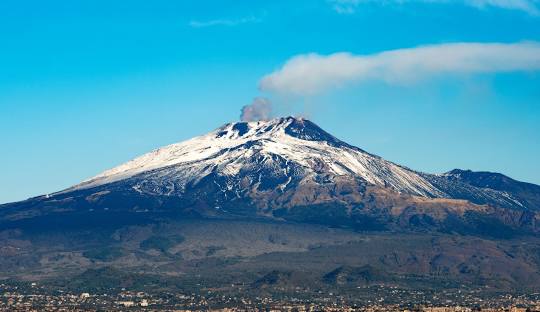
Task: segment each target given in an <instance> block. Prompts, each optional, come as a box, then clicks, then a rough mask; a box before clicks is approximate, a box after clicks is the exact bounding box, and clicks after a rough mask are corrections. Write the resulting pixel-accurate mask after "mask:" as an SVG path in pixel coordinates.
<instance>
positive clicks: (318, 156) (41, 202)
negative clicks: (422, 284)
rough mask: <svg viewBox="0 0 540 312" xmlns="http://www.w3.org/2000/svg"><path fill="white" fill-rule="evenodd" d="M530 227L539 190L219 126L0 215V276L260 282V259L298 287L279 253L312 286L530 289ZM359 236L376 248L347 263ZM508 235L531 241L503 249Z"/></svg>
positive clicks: (302, 134) (263, 126) (283, 134)
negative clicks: (198, 272)
mask: <svg viewBox="0 0 540 312" xmlns="http://www.w3.org/2000/svg"><path fill="white" fill-rule="evenodd" d="M539 219H540V186H537V185H534V184H529V183H524V182H519V181H516V180H513V179H511V178H509V177H506V176H504V175H502V174H499V173H490V172H473V171H470V170H460V169H455V170H452V171H450V172H447V173H444V174H429V173H423V172H419V171H415V170H412V169H409V168H407V167H405V166H401V165H398V164H395V163H393V162H390V161H387V160H384V159H383V158H381V157H379V156H376V155H374V154H371V153H368V152H366V151H364V150H362V149H360V148H358V147H355V146H352V145H350V144H347V143H345V142H343V141H341V140H339V139H338V138H336V137H334V136H332V135H331V134H329V133H328V132H326V131H324V130H323V129H321V128H320V127H318V126H317V125H316V124H314V123H313V122H311V121H309V120H307V119H303V118H294V117H285V118H276V119H271V120H267V121H257V122H236V123H229V124H226V125H223V126H222V127H219V128H218V129H216V130H214V131H212V132H210V133H208V134H205V135H202V136H199V137H195V138H193V139H190V140H188V141H185V142H181V143H176V144H172V145H169V146H165V147H162V148H159V149H156V150H154V151H151V152H150V153H147V154H144V155H142V156H140V157H138V158H135V159H133V160H131V161H129V162H127V163H124V164H121V165H119V166H117V167H115V168H112V169H110V170H107V171H105V172H103V173H101V174H98V175H97V176H95V177H93V178H90V179H88V180H86V181H83V182H81V183H79V184H77V185H74V186H72V187H70V188H68V189H65V190H62V191H59V192H57V193H54V194H48V195H45V196H38V197H34V198H30V199H28V200H25V201H21V202H17V203H10V204H4V205H1V206H0V246H2V248H1V249H0V253H2V260H1V262H2V263H1V264H2V266H1V267H2V268H3V269H2V271H1V272H0V274H1V275H3V276H5V277H6V278H13V277H17V276H25V277H27V276H28V272H29V270H30V271H32V272H33V274H32V275H31V276H34V277H36V278H37V277H43V276H49V277H50V275H51V274H52V275H53V276H54V275H55V274H54V273H51V272H56V273H58V272H64V271H65V270H69V271H70V272H71V273H72V274H78V273H80V271H81V270H83V269H88V268H92V269H94V268H95V267H102V266H109V265H110V266H121V267H122V268H123V269H126V268H131V269H136V270H139V271H141V270H142V271H145V270H146V271H148V270H149V271H150V272H152V273H156V272H158V273H164V272H165V273H167V274H170V273H171V270H172V271H174V270H180V271H182V272H184V273H185V274H188V273H189V272H190V264H192V263H193V262H192V261H196V260H197V261H203V260H204V261H210V260H209V259H214V260H215V259H216V257H217V258H218V259H222V260H223V259H233V258H234V259H238V258H239V257H240V258H241V259H244V260H245V261H247V262H246V263H245V265H239V264H235V265H232V266H231V267H228V268H229V269H230V270H233V271H234V272H236V273H235V274H240V273H238V272H242V274H244V273H245V272H249V273H246V274H247V275H245V276H253V274H258V273H261V272H262V271H264V270H262V269H261V265H262V263H264V268H265V269H266V268H269V270H267V271H268V272H274V273H273V274H274V275H276V276H279V277H280V279H286V278H288V277H291V276H293V277H294V280H295V281H298V283H304V282H306V279H304V277H303V276H302V274H298V272H296V273H295V272H292V273H291V268H288V269H287V270H285V271H284V272H286V273H283V272H282V271H280V270H284V268H283V267H282V266H283V263H281V262H280V263H276V262H272V261H271V260H269V259H271V256H270V255H272V254H273V253H285V254H286V255H285V256H284V257H287V255H289V256H291V257H293V258H294V259H295V261H300V264H299V265H300V266H302V267H306V268H308V269H309V268H312V269H313V270H314V271H316V272H318V273H317V274H319V273H320V274H319V275H320V276H321V279H320V280H318V281H313V280H312V278H313V277H312V276H311V277H309V278H307V280H310V278H311V280H310V283H315V284H317V283H319V282H320V283H322V284H321V285H325V284H324V283H325V282H324V281H325V279H324V278H323V276H327V275H328V274H329V273H330V272H334V270H336V268H342V267H346V268H348V269H347V270H343V272H345V273H343V274H346V272H349V271H350V272H356V271H357V269H355V268H356V266H359V267H360V268H363V267H366V266H367V267H369V268H370V272H371V271H374V272H380V270H382V271H384V272H385V273H384V274H382V273H381V274H379V275H380V276H381V277H377V279H376V280H377V281H379V280H384V279H385V278H388V279H389V280H392V281H393V282H395V281H396V276H402V275H403V274H406V275H407V274H412V273H414V274H417V275H419V276H431V277H433V276H432V274H434V272H435V271H437V270H440V269H441V267H443V268H445V270H446V271H447V272H448V275H449V276H451V277H452V278H455V279H456V280H459V281H463V280H468V281H469V282H470V281H471V280H474V281H478V279H479V278H480V279H481V280H482V281H483V282H485V281H486V279H488V280H489V279H494V280H496V281H497V282H496V283H495V284H497V285H515V284H520V285H523V282H524V281H527V283H528V284H527V285H531V286H532V287H537V286H540V278H539V274H538V268H539V266H538V263H540V260H538V259H537V258H539V259H540V255H539V254H534V252H532V251H531V250H537V249H536V248H538V247H539V246H540V245H538V246H537V244H538V242H537V238H538V232H539V230H540V227H539V224H540V223H539V222H538V220H539ZM216 229H219V230H216ZM366 237H369V238H370V239H371V240H370V242H371V243H369V244H376V245H374V246H372V247H374V248H373V249H372V250H370V251H369V252H368V253H367V254H365V255H364V256H362V257H360V258H355V256H353V255H351V254H350V253H351V252H352V253H354V252H362V253H365V252H366V249H365V248H366V246H365V245H362V244H360V241H364V240H365V239H366ZM471 237H472V238H474V239H473V240H472V241H474V242H475V243H474V244H475V245H474V247H471V245H470V242H472V241H471V240H470V238H471ZM404 239H406V240H407V243H404V242H403V240H404ZM516 239H520V240H523V241H526V242H529V243H530V244H532V245H531V246H530V247H520V248H524V249H520V250H521V253H520V252H517V251H515V250H514V251H509V250H510V249H511V248H513V247H511V246H513V245H512V243H508V242H509V241H512V240H516ZM464 240H465V241H464ZM501 240H503V241H504V242H505V243H494V242H500V241H501ZM428 241H429V242H430V243H427V242H428ZM364 243H365V244H368V243H366V241H364ZM351 244H352V245H351ZM357 244H360V245H357ZM369 244H368V245H369ZM396 244H398V245H396ZM493 244H495V245H493ZM313 246H320V247H321V248H322V249H318V251H316V252H325V250H327V252H329V251H328V250H331V248H338V249H339V248H346V247H343V246H349V247H350V246H353V247H351V248H349V249H347V251H346V252H345V254H346V256H343V257H342V259H341V258H339V259H341V260H339V259H338V258H336V259H334V260H332V261H330V262H329V263H324V264H321V263H318V264H314V263H312V261H313V260H312V259H308V258H309V257H308V258H306V257H305V256H304V255H301V253H308V254H309V253H313V252H315V251H313V250H314V249H313ZM331 246H334V247H331ZM335 246H341V247H335ZM354 246H356V247H354ZM359 246H360V247H359ZM434 246H437V248H438V249H436V250H438V251H433V250H432V248H435V247H434ZM494 246H496V247H494ZM325 248H326V249H325ZM328 248H330V249H328ZM339 250H341V249H339ZM538 250H540V249H538ZM334 252H335V251H334ZM299 253H300V254H299ZM66 254H69V255H70V257H68V258H65V256H66ZM337 254H340V252H338V253H337ZM391 254H394V255H393V256H392V257H393V259H394V260H392V261H390V262H388V261H389V260H384V259H389V258H387V257H390V256H391ZM531 254H534V255H531ZM509 255H512V257H511V259H510V256H509ZM480 256H485V257H487V258H482V259H488V258H489V259H490V260H489V261H488V260H478V259H480V258H478V257H480ZM257 257H259V258H257ZM260 257H263V258H260ZM265 257H270V258H265ZM396 257H397V258H396ZM400 257H401V258H400ZM411 257H412V258H411ZM298 259H303V260H298ZM355 259H356V260H355ZM381 259H382V260H381ZM406 259H409V260H406ZM411 259H413V260H411ZM535 259H537V260H538V262H536V261H537V260H535ZM482 261H484V262H482ZM225 262H226V261H225ZM21 263H25V264H24V265H21ZM66 265H67V267H66ZM482 265H485V267H482ZM67 268H69V269H67ZM142 268H145V269H144V270H143V269H142ZM172 268H176V269H172ZM216 268H220V270H225V269H224V268H223V267H220V266H219V265H216ZM270 268H271V270H270ZM507 269H508V270H510V271H506V270H507ZM208 270H209V271H208V272H210V273H208V274H209V275H208V276H212V275H213V274H215V271H212V269H208ZM225 271H226V270H225ZM293 271H294V270H293ZM45 272H47V273H45ZM186 272H187V273H186ZM268 272H266V273H265V274H267V273H268ZM276 272H278V273H276ZM279 272H282V273H279ZM339 272H341V271H339ZM362 272H363V271H362ZM467 272H469V273H470V272H474V274H472V273H471V274H468V273H467ZM503 272H505V273H503ZM531 272H536V273H531ZM263 273H264V272H262V273H261V274H262V275H261V276H264V274H263ZM224 274H225V275H226V273H224ZM227 274H228V273H227ZM242 274H240V275H242ZM250 274H251V275H250ZM317 274H315V275H314V276H317ZM340 274H342V273H340ZM1 275H0V276H1ZM379 275H377V276H379ZM242 276H244V275H242ZM407 276H408V275H407ZM383 277H384V278H383ZM495 277H496V278H495ZM246 278H248V277H246ZM260 278H262V277H259V279H257V280H262V281H265V279H264V278H262V279H260ZM341 279H345V280H346V279H347V277H340V280H341ZM501 279H502V280H504V283H502V284H501V283H500V280H501ZM326 280H327V279H326ZM352 280H353V281H354V280H355V279H352ZM359 280H361V282H362V283H364V284H365V283H367V281H368V280H369V279H359ZM216 283H217V282H216ZM218 284H219V283H218ZM255 284H256V285H257V288H261V287H262V286H261V285H260V284H261V283H255ZM255 284H254V285H255ZM278 284H280V285H281V284H283V285H291V287H293V286H294V283H292V282H290V281H285V282H284V283H278ZM317 285H318V284H317ZM294 287H296V286H294ZM321 287H323V286H321ZM325 287H326V286H325ZM262 288H264V289H266V286H265V287H262Z"/></svg>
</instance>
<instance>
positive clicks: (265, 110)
mask: <svg viewBox="0 0 540 312" xmlns="http://www.w3.org/2000/svg"><path fill="white" fill-rule="evenodd" d="M270 118H272V102H270V100H269V99H267V98H264V97H256V98H254V99H253V101H252V102H251V104H249V105H245V106H244V107H242V113H241V114H240V120H242V121H259V120H268V119H270Z"/></svg>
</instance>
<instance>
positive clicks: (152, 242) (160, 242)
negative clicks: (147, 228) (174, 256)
mask: <svg viewBox="0 0 540 312" xmlns="http://www.w3.org/2000/svg"><path fill="white" fill-rule="evenodd" d="M184 240H185V238H184V237H183V236H181V235H174V236H171V237H165V236H151V237H149V238H147V239H146V240H144V241H142V242H141V244H140V246H141V248H142V249H144V250H150V249H155V250H159V251H161V252H167V250H169V249H170V248H172V247H173V246H175V245H178V244H180V243H182V242H183V241H184Z"/></svg>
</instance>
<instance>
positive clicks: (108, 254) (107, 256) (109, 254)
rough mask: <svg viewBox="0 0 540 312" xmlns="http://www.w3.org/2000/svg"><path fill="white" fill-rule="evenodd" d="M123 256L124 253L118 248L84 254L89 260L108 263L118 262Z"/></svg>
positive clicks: (105, 248)
mask: <svg viewBox="0 0 540 312" xmlns="http://www.w3.org/2000/svg"><path fill="white" fill-rule="evenodd" d="M123 255H124V253H123V252H122V249H121V248H117V247H102V248H96V249H90V250H87V251H85V252H83V256H84V257H85V258H88V259H90V260H97V261H106V262H108V261H113V260H116V259H117V258H120V257H121V256H123Z"/></svg>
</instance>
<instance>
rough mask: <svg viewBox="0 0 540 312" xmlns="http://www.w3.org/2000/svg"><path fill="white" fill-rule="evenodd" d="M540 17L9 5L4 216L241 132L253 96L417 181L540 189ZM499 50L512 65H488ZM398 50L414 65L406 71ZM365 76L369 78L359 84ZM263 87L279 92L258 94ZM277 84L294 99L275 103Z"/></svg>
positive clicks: (496, 6) (159, 1)
mask: <svg viewBox="0 0 540 312" xmlns="http://www.w3.org/2000/svg"><path fill="white" fill-rule="evenodd" d="M538 7H540V3H539V2H538V1H536V0H515V1H510V0H497V1H493V0H491V1H481V0H475V1H467V0H463V1H444V0H439V1H422V0H417V1H414V0H409V1H397V0H396V1H369V0H338V1H326V0H322V1H317V0H308V1H279V0H277V1H234V2H233V1H205V0H199V1H173V0H170V1H164V0H155V1H146V0H145V1H134V0H131V1H120V0H118V1H102V0H93V1H82V0H80V1H58V0H51V1H27V0H17V1H12V0H5V1H1V2H0V146H1V153H0V170H1V174H0V203H1V202H10V201H15V200H21V199H25V198H27V197H30V196H35V195H39V194H45V193H49V192H54V191H57V190H60V189H63V188H66V187H68V186H70V185H73V184H76V183H78V182H80V181H81V180H83V179H86V178H89V177H91V176H93V175H96V174H97V173H99V172H101V171H103V170H105V169H108V168H111V167H113V166H115V165H118V164H120V163H122V162H125V161H127V160H129V159H131V158H133V157H135V156H138V155H140V154H142V153H145V152H148V151H150V150H151V149H154V148H157V147H159V146H162V145H165V144H170V143H174V142H178V141H182V140H184V139H188V138H190V137H193V136H195V135H199V134H203V133H206V132H208V131H210V130H212V129H214V128H217V127H218V126H220V125H221V124H223V123H226V122H230V121H236V120H238V118H239V113H240V109H241V107H242V106H244V105H247V104H249V103H250V102H251V101H252V100H253V98H255V97H259V96H264V97H266V98H269V99H270V100H271V101H272V103H273V105H274V108H275V112H274V114H275V115H287V114H302V115H304V116H308V117H309V118H310V119H312V120H313V121H315V122H316V123H318V124H319V125H321V126H322V127H323V128H324V129H326V130H328V131H329V132H331V133H333V134H334V135H336V136H337V137H339V138H341V139H344V140H346V141H348V142H349V143H351V144H354V145H357V146H359V147H361V148H363V149H365V150H367V151H370V152H372V153H375V154H378V155H380V156H383V157H384V158H386V159H389V160H391V161H394V162H397V163H400V164H403V165H406V166H409V167H411V168H414V169H417V170H421V171H427V172H435V173H439V172H445V171H448V170H451V169H453V168H464V169H473V170H489V171H497V172H502V173H504V174H507V175H509V176H511V177H513V178H516V179H519V180H523V181H528V182H533V183H537V184H540V161H539V159H540V139H539V136H540V70H539V67H540V65H539V63H538V53H536V52H537V43H538V42H540V14H539V12H538V10H537V8H538ZM455 43H465V52H466V53H469V52H468V51H470V45H471V44H473V43H474V44H476V45H478V47H480V50H479V51H480V52H478V51H477V50H478V49H476V50H474V51H477V52H474V53H477V54H475V55H473V57H472V58H471V57H470V55H469V54H465V56H466V59H457V60H456V59H454V56H455V54H456V53H454V52H452V53H450V54H449V53H447V51H448V47H452V45H453V44H455ZM495 43H496V44H498V45H501V47H502V49H503V50H500V51H502V52H495V53H492V51H493V47H494V46H493V45H492V44H495ZM527 44H529V45H528V46H526V47H525V51H524V52H523V51H522V52H523V53H521V52H520V53H514V52H513V51H514V50H515V47H516V46H517V47H518V48H522V47H523V46H524V45H527ZM514 45H516V46H514ZM424 46H430V47H434V49H433V51H432V52H430V54H428V55H429V58H430V59H429V60H430V62H431V61H434V62H435V63H436V64H435V65H434V67H429V68H423V69H422V70H417V69H418V68H419V66H420V67H422V66H424V65H423V60H424V59H425V56H424V55H423V54H419V53H418V51H421V49H420V48H418V47H424ZM460 47H461V46H460ZM475 47H476V46H475ZM497 47H498V46H497ZM403 49H412V50H403ZM505 49H510V50H505ZM393 50H398V52H397V53H394V54H392V53H390V54H391V55H393V56H392V57H390V58H388V57H386V55H387V54H385V53H386V52H387V51H393ZM403 51H412V54H413V57H412V59H413V61H411V62H409V63H407V64H408V65H407V66H402V65H403V56H404V55H405V52H403ZM460 51H461V50H460ZM508 51H510V53H507V52H508ZM339 52H345V53H347V54H345V57H343V59H338V61H339V62H340V63H339V64H341V65H342V67H339V66H338V65H339V64H338V65H335V63H333V61H335V59H336V58H335V53H339ZM310 53H313V54H310ZM509 54H510V55H514V54H515V55H516V56H515V57H508V55H509ZM298 55H302V56H304V57H307V55H312V56H313V55H315V56H316V59H315V61H313V62H309V63H308V64H307V65H305V66H307V68H308V69H309V70H308V71H307V72H306V73H308V74H309V77H310V78H309V79H312V80H313V81H315V82H316V83H315V84H313V85H309V91H310V92H304V91H306V90H307V89H306V88H305V87H306V86H305V83H307V82H311V81H312V80H309V79H300V80H298V79H297V80H290V79H295V77H296V76H294V75H293V76H292V78H291V77H289V76H290V75H289V74H290V73H291V72H293V74H294V71H293V70H289V69H291V68H292V69H294V68H293V66H289V67H287V65H288V64H289V65H290V64H291V60H295V59H294V57H295V56H298ZM339 55H341V54H339ZM381 55H382V56H381ZM407 55H408V54H407ZM439 55H441V56H440V57H439ZM486 55H487V56H486ZM333 56H334V57H333ZM441 59H444V60H445V61H443V62H440V60H441ZM447 59H448V62H446V60H447ZM310 60H312V59H310ZM486 60H487V61H486ZM490 60H491V61H490ZM321 62H322V63H321ZM476 62H480V63H482V64H483V66H484V67H482V70H479V69H478V68H477V67H475V64H476ZM490 62H491V63H490ZM297 63H298V62H297ZM465 63H466V65H467V66H466V67H463V66H462V65H463V64H465ZM471 63H472V65H471ZM484 63H485V64H484ZM321 64H322V65H321ZM343 64H344V65H343ZM365 64H367V65H366V66H372V67H373V66H374V67H373V68H375V69H370V70H368V71H363V70H362V68H364V67H363V66H364V65H365ZM373 64H375V65H373ZM430 64H431V63H430ZM448 64H450V65H449V66H450V67H448V68H447V66H446V65H448ZM301 65H302V66H304V63H302V64H301ZM323 65H324V66H327V68H328V70H327V71H323V72H321V71H320V68H321V66H323ZM355 66H359V68H360V69H357V70H356V71H355V72H352V73H351V72H347V73H344V72H343V71H345V70H347V69H349V68H351V67H355ZM372 67H369V68H372ZM302 68H304V67H302ZM340 68H341V69H340ZM285 69H287V70H285ZM345 74H347V75H348V76H347V75H345ZM287 75H289V76H287ZM317 75H319V76H317ZM344 75H345V76H344ZM396 75H397V76H399V77H398V78H399V79H393V78H395V77H397V76H396ZM269 76H270V77H272V79H273V80H272V82H273V84H272V85H271V86H272V87H269V86H268V85H266V84H264V83H262V82H261V79H263V77H269ZM390 76H391V77H390ZM417 76H420V77H417ZM389 77H390V78H392V79H389ZM403 77H406V78H404V79H402V78H403ZM280 79H281V80H280ZM279 81H285V82H287V83H286V84H284V85H286V86H287V87H286V88H285V87H283V84H282V85H280V86H281V87H279V88H277V87H275V86H277V85H279V83H278V82H279ZM291 81H292V82H291ZM290 86H297V87H296V88H292V87H290ZM291 88H292V89H291Z"/></svg>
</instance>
